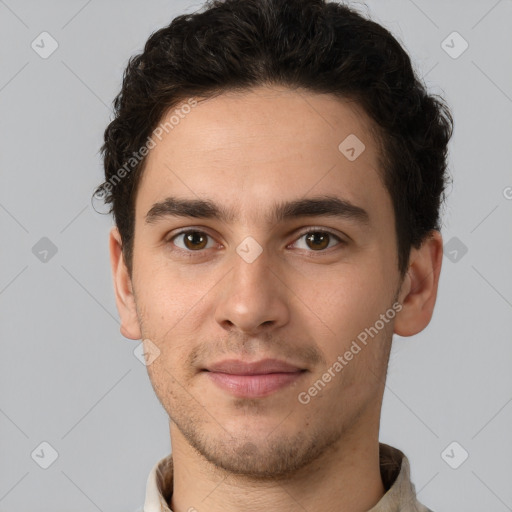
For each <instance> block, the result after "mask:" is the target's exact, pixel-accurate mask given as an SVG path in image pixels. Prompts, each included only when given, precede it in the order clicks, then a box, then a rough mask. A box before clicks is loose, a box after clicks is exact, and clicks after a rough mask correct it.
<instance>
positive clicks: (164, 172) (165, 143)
mask: <svg viewBox="0 0 512 512" xmlns="http://www.w3.org/2000/svg"><path fill="white" fill-rule="evenodd" d="M183 104H184V103H182V104H181V105H183ZM185 112H186V113H185ZM177 113H180V115H179V116H178V115H175V114H177ZM173 115H174V118H173V119H174V123H173V124H170V123H168V125H167V131H164V132H163V133H162V135H161V140H159V139H158V138H155V137H153V139H154V141H155V143H156V145H155V146H154V147H153V148H152V149H151V150H150V152H149V154H148V156H147V158H146V162H145V168H144V171H143V175H142V179H141V181H140V183H139V188H138V193H137V202H136V205H137V207H136V215H137V217H138V218H140V219H142V218H143V216H144V215H145V214H146V213H147V212H148V210H149V209H150V208H151V207H152V205H153V204H154V203H156V202H158V201H161V200H162V199H164V198H165V197H166V195H172V196H178V197H183V198H190V199H198V198H205V199H210V200H212V201H214V202H217V203H219V204H222V205H224V206H230V207H232V208H231V209H232V210H236V211H238V212H239V214H240V220H241V219H245V220H248V219H249V218H253V219H257V218H258V219H264V218H268V210H270V209H271V208H272V207H273V206H274V205H275V203H276V200H279V202H282V201H285V200H297V199H299V198H304V197H307V196H308V195H316V196H318V195H322V194H323V195H325V194H329V195H333V194H334V195H337V196H339V197H342V198H344V199H345V200H348V201H350V202H352V203H354V204H358V205H360V206H361V207H363V208H365V209H368V210H374V214H379V212H378V211H375V210H376V209H378V206H379V205H380V208H381V209H386V208H387V209H388V210H389V208H391V204H390V198H389V196H388V193H387V191H386V189H385V188H384V186H383V183H382V180H381V171H380V169H379V152H378V146H377V143H376V140H375V139H374V136H373V132H372V130H371V127H372V123H371V121H370V120H369V118H368V117H367V116H366V114H365V113H364V111H363V110H362V108H360V107H359V106H358V105H357V104H356V103H354V102H350V101H342V100H340V99H337V98H335V97H334V96H332V95H320V94H314V93H308V92H305V91H292V90H290V89H286V88H281V89H279V88H267V87H259V88H255V89H252V90H251V91H248V92H243V93H241V92H237V93H223V94H221V95H219V96H216V97H214V98H210V99H207V100H200V101H199V102H198V103H197V105H196V106H195V107H193V108H187V109H183V110H180V105H177V106H176V107H175V108H173V109H172V110H171V111H169V112H168V113H166V115H165V116H164V117H163V118H162V122H161V126H163V123H164V122H165V121H166V120H168V119H169V118H170V117H171V116H173ZM176 120H179V122H177V123H176ZM354 157H355V158H354ZM267 206H268V208H267ZM384 213H385V212H380V215H384ZM387 213H388V214H389V211H388V212H387Z"/></svg>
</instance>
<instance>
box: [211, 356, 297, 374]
mask: <svg viewBox="0 0 512 512" xmlns="http://www.w3.org/2000/svg"><path fill="white" fill-rule="evenodd" d="M205 370H207V371H209V372H219V373H229V374H232V375H263V374H267V373H295V372H299V371H301V370H302V368H299V367H298V366H295V365H292V364H290V363H287V362H286V361H281V360H279V359H261V360H260V361H255V362H252V363H249V362H247V361H242V360H241V359H225V360H224V361H219V362H218V363H213V364H212V365H209V366H208V367H207V368H205Z"/></svg>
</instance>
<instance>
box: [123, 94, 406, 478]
mask: <svg viewBox="0 0 512 512" xmlns="http://www.w3.org/2000/svg"><path fill="white" fill-rule="evenodd" d="M354 136H355V137H357V139H359V142H358V140H357V139H355V138H354ZM347 137H350V138H349V139H348V141H347V142H345V143H344V144H342V146H341V150H340V149H339V146H340V143H342V141H344V140H345V139H346V138H347ZM361 143H362V144H364V150H362V151H361V149H362V148H363V146H362V145H361ZM351 148H353V150H352V149H351ZM354 157H355V158H354ZM170 198H172V199H173V201H171V200H169V201H167V202H166V200H167V199H170ZM187 201H197V202H196V203H195V205H192V206H195V207H194V208H192V210H187V209H186V204H187V203H186V202H187ZM198 201H204V202H207V203H204V204H200V203H198ZM288 203H289V205H288V207H286V205H287V204H288ZM222 214H223V215H222ZM194 215H196V216H194ZM394 226H395V224H394V213H393V206H392V203H391V199H390V196H389V193H388V191H387V190H386V188H385V187H384V185H383V182H382V179H381V171H380V169H379V163H378V149H377V144H376V141H375V140H374V139H373V137H372V135H371V131H370V121H369V119H368V118H367V116H366V115H365V114H364V113H363V111H362V110H361V109H360V108H359V107H358V106H357V105H356V104H354V103H351V102H342V101H340V100H339V99H335V98H334V97H332V96H329V95H317V94H312V93H306V92H301V93H298V92H294V91H291V90H288V89H275V88H272V89H267V88H256V89H253V90H251V91H250V92H246V93H243V94H242V93H238V94H227V93H225V94H223V95H221V96H218V97H216V98H213V99H209V100H206V101H201V102H199V103H198V104H197V106H196V107H195V108H193V109H191V111H190V113H188V114H187V115H186V116H183V119H181V120H180V122H179V124H177V125H175V126H174V128H173V129H172V130H170V131H169V133H168V134H165V135H164V136H163V137H162V140H161V141H158V142H157V144H156V146H155V147H154V148H153V149H151V151H150V154H149V155H148V157H147V161H146V167H145V170H144V174H143V177H142V180H141V182H140V184H139V189H138V193H137V199H136V218H135V237H134V248H133V276H132V281H131V284H130V287H132V288H131V289H132V290H133V298H134V308H133V309H134V311H135V314H136V324H137V325H136V326H134V325H135V324H133V323H132V324H130V322H129V321H128V320H126V318H128V316H129V314H128V313H125V314H124V316H125V320H124V331H123V332H124V334H125V335H126V336H128V337H133V338H134V339H140V338H143V339H145V340H146V341H145V343H146V345H147V347H148V350H149V351H151V350H155V347H156V348H157V353H159V355H158V357H156V359H155V360H154V361H153V362H152V363H151V364H150V365H148V372H149V376H150V379H151V382H152V385H153V388H154V390H155V392H156V394H157V396H158V398H159V400H160V402H161V403H162V406H163V407H164V408H165V410H166V411H167V413H168V414H169V416H170V419H171V434H172V432H173V430H174V432H175V435H176V437H178V436H180V437H181V438H182V439H184V440H186V442H187V443H188V444H189V445H190V446H191V447H193V448H195V449H196V450H197V451H199V453H200V454H202V455H203V456H204V457H205V458H206V459H207V460H209V461H210V462H212V463H213V464H215V465H216V466H218V467H221V468H224V469H226V470H229V471H231V472H235V473H238V474H246V475H253V476H256V475H258V476H262V477H263V476H278V475H283V474H288V473H290V472H291V471H294V470H297V469H299V468H301V467H304V466H305V465H306V464H308V463H311V462H312V461H314V460H315V459H318V458H319V457H320V456H322V455H323V454H325V453H326V452H327V451H328V449H329V448H331V447H333V446H337V445H338V444H339V443H340V442H343V441H344V440H348V439H349V438H352V439H357V438H358V437H361V436H368V435H372V434H374V433H375V432H377V431H378V423H379V417H380V406H381V401H382V393H383V388H384V380H385V375H386V369H387V362H388V357H389V350H390V343H391V337H392V333H393V325H394V322H395V320H396V315H397V314H398V313H397V311H398V309H399V308H400V306H399V305H398V309H397V303H396V301H397V300H400V297H401V295H400V294H401V288H400V285H401V284H402V283H401V282H400V279H399V277H400V276H399V273H398V266H397V265H398V260H397V243H396V234H395V228H394ZM184 230H186V231H187V232H188V233H185V234H184V233H183V231H184ZM130 325H131V327H130ZM139 328H140V330H138V329H139ZM365 334H366V336H365ZM365 338H366V342H365V343H364V342H363V340H364V339H365ZM147 340H149V341H147ZM354 343H355V344H354ZM356 346H357V347H359V350H358V349H357V348H356ZM349 353H351V354H352V356H350V355H349ZM266 359H272V360H278V361H279V362H280V363H281V365H280V366H279V365H278V366H274V367H273V366H272V364H271V363H268V361H267V362H266V363H265V362H263V363H262V365H261V366H257V365H256V366H252V367H251V366H244V365H243V363H254V362H261V361H263V360H266ZM226 360H238V361H241V365H239V366H236V365H235V364H231V365H230V364H227V365H225V366H224V367H222V366H219V364H220V363H222V362H224V361H226ZM282 363H286V364H287V365H288V366H285V365H284V364H282ZM336 363H338V364H336ZM340 366H341V368H340ZM208 370H209V371H208ZM215 370H217V371H215ZM265 371H266V372H267V374H266V375H262V374H263V373H265ZM269 371H270V372H271V373H268V372H269ZM244 373H245V374H244ZM247 373H252V376H251V375H247ZM242 374H244V375H242ZM326 375H327V376H326ZM173 444H174V439H173Z"/></svg>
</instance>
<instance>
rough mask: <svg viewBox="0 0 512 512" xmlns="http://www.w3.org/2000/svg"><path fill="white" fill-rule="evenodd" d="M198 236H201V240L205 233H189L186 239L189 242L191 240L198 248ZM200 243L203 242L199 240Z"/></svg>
mask: <svg viewBox="0 0 512 512" xmlns="http://www.w3.org/2000/svg"><path fill="white" fill-rule="evenodd" d="M197 238H199V240H201V239H203V235H201V234H200V233H198V232H197V231H194V232H193V233H188V234H187V236H186V239H187V240H188V241H189V242H191V245H192V246H194V247H195V248H197V242H198V240H197ZM199 243H201V242H200V241H199Z"/></svg>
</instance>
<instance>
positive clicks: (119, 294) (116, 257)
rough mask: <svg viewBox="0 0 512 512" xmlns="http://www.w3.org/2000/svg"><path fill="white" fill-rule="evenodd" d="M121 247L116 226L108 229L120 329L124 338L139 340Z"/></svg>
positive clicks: (136, 318)
mask: <svg viewBox="0 0 512 512" xmlns="http://www.w3.org/2000/svg"><path fill="white" fill-rule="evenodd" d="M122 247H123V245H122V240H121V235H120V233H119V230H118V229H117V227H113V228H112V229H111V230H110V238H109V248H110V265H111V267H112V277H113V281H114V292H115V298H116V305H117V310H118V312H119V316H120V317H121V327H120V331H121V334H122V335H123V336H124V337H125V338H129V339H131V340H139V339H141V338H142V334H141V332H140V326H139V321H138V317H137V310H136V307H135V298H134V295H133V289H132V282H131V279H130V276H129V274H128V269H127V267H126V264H125V261H124V257H123V251H122Z"/></svg>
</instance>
